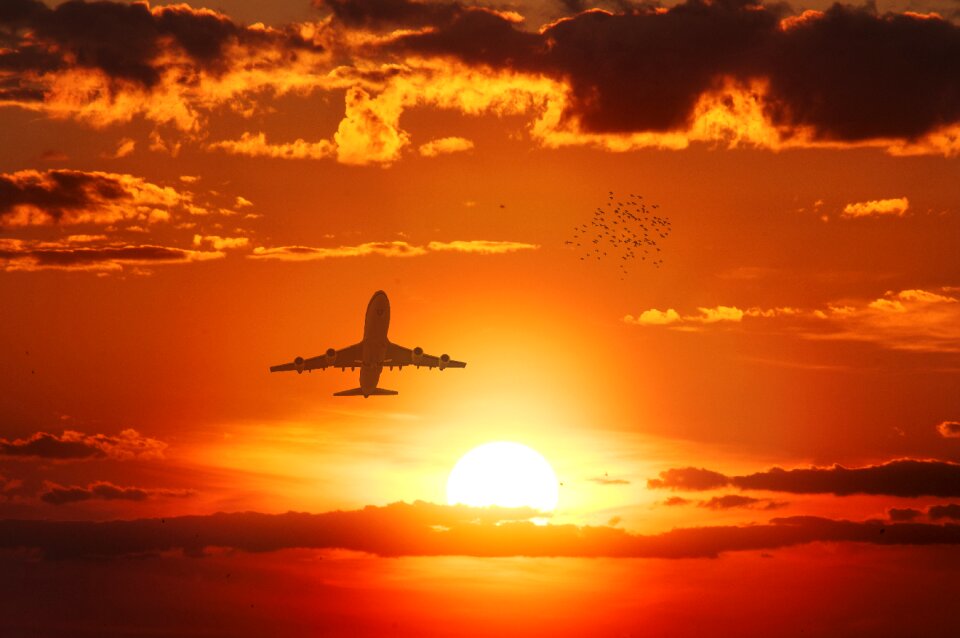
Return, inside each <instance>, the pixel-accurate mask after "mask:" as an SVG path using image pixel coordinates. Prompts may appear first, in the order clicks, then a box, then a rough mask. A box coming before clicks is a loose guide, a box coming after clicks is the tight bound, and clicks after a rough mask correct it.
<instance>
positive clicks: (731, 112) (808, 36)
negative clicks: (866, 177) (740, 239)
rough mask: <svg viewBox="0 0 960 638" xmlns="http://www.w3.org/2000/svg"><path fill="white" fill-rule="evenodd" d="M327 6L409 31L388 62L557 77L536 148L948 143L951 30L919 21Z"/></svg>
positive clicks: (845, 10)
mask: <svg viewBox="0 0 960 638" xmlns="http://www.w3.org/2000/svg"><path fill="white" fill-rule="evenodd" d="M334 14H335V17H336V18H339V20H340V21H341V22H343V23H344V24H346V25H348V26H360V25H363V26H369V25H374V24H376V25H384V24H393V25H398V26H407V27H414V28H417V27H419V29H418V30H414V31H411V32H410V33H407V34H404V35H400V36H398V37H393V38H390V39H388V40H385V41H384V44H383V45H382V47H383V49H385V50H387V51H389V52H392V53H394V54H397V55H400V56H406V57H411V56H420V57H434V56H435V57H448V58H453V59H456V60H459V61H460V62H462V63H465V64H468V65H471V66H474V67H477V68H479V67H489V68H491V69H492V70H493V71H494V72H499V71H501V70H503V69H510V70H512V71H513V72H517V73H524V74H527V75H529V76H537V75H543V76H546V77H549V78H552V79H562V81H563V84H564V90H563V91H561V92H559V93H555V94H553V95H549V96H545V95H541V96H539V98H540V100H541V101H543V100H547V101H550V102H551V105H550V106H549V107H548V108H547V109H546V111H549V112H541V114H540V120H539V122H538V123H537V124H535V125H534V132H535V134H536V133H539V134H541V138H542V141H543V142H544V143H545V144H546V145H548V146H562V145H566V144H594V145H600V146H605V147H607V148H610V149H611V150H626V149H628V148H637V147H641V146H658V147H667V148H683V147H685V146H687V145H688V144H689V143H690V142H691V141H708V142H714V143H717V142H719V143H721V144H724V145H729V146H736V145H753V146H761V147H766V148H773V149H779V148H787V147H795V146H833V147H836V146H863V145H873V146H879V147H882V148H886V149H887V150H888V151H889V152H892V153H897V154H912V153H922V152H936V153H943V154H947V155H952V154H956V153H957V152H958V151H960V142H958V138H957V125H958V121H960V100H958V99H955V98H953V97H950V98H946V99H941V98H940V97H939V96H943V95H948V96H955V95H957V93H958V91H957V88H958V83H960V80H958V79H957V73H956V71H957V69H956V68H954V67H953V66H951V65H950V64H944V63H943V60H944V51H952V52H955V51H957V50H960V27H958V26H956V25H954V24H953V23H951V22H948V21H946V20H944V19H941V18H940V17H939V16H936V15H932V14H931V15H926V16H924V15H918V14H915V13H903V14H896V13H886V14H878V13H877V12H876V10H875V8H873V7H872V6H865V7H853V6H846V5H839V4H837V5H834V6H832V7H831V8H829V9H828V10H826V11H806V12H804V13H803V14H802V15H801V16H795V15H788V9H787V7H786V6H785V5H783V4H771V5H762V4H760V3H756V2H752V1H750V0H739V1H736V0H735V1H733V2H723V3H704V2H700V1H699V0H690V1H688V2H682V3H680V4H677V5H675V6H673V7H670V8H662V7H654V6H644V7H638V6H631V7H630V9H629V10H623V12H622V13H617V14H614V13H611V12H608V11H601V10H591V11H585V12H582V13H580V14H579V15H575V16H572V17H569V18H564V19H561V20H558V21H556V22H554V23H553V24H550V25H546V26H544V27H542V28H541V29H540V31H539V32H538V33H531V32H528V31H524V30H521V29H520V28H518V27H516V25H515V22H514V21H512V20H511V19H510V18H509V17H508V16H499V15H497V14H496V13H495V12H491V11H483V10H482V9H478V8H472V7H462V6H460V5H456V4H454V5H448V4H445V3H422V4H421V3H412V2H406V1H400V0H397V1H390V2H388V1H385V0H382V1H376V2H375V1H371V0H357V1H356V2H338V3H337V8H336V9H334ZM492 43H496V44H492ZM837 59H843V60H845V64H842V65H838V64H836V63H835V61H836V60H837ZM950 59H955V58H950ZM597 61H602V64H598V63H597ZM665 61H669V63H665ZM914 69H923V70H924V72H923V73H916V72H914V71H913V70H914ZM851 87H856V90H851Z"/></svg>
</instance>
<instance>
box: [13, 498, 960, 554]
mask: <svg viewBox="0 0 960 638" xmlns="http://www.w3.org/2000/svg"><path fill="white" fill-rule="evenodd" d="M534 515H535V514H534V513H533V512H520V511H509V510H502V509H493V510H487V511H485V512H484V511H482V510H477V509H474V508H467V507H464V506H443V505H432V504H429V503H422V502H417V503H414V504H406V503H394V504H392V505H387V506H385V507H373V506H368V507H366V508H364V509H362V510H356V511H347V512H344V511H340V512H329V513H326V514H300V513H293V512H290V513H287V514H257V513H252V512H246V513H237V514H222V513H221V514H213V515H210V516H185V517H177V518H166V519H163V520H160V519H140V520H135V521H107V522H79V521H43V520H31V521H26V520H4V521H0V547H3V548H35V549H38V550H40V551H41V552H43V554H44V556H46V557H47V558H52V559H64V558H75V557H84V556H102V557H109V556H124V555H132V554H143V553H146V552H159V551H167V550H175V549H181V550H183V551H185V552H188V553H193V554H195V553H200V552H202V551H203V549H204V548H206V547H227V548H235V549H240V550H244V551H251V552H265V551H275V550H279V549H284V548H293V547H310V548H340V549H347V550H354V551H362V552H367V553H370V554H375V555H378V556H451V555H457V556H487V557H490V556H556V557H565V556H569V557H619V558H698V557H699V558H713V557H716V556H719V555H720V554H723V553H726V552H733V551H756V550H770V549H775V548H780V547H790V546H794V545H800V544H804V543H812V542H834V543H841V542H855V543H872V544H881V545H930V544H950V545H956V544H960V526H958V525H952V524H945V525H933V524H918V523H894V524H884V523H882V522H880V521H865V522H853V521H838V520H830V519H825V518H817V517H806V516H797V517H789V518H775V519H773V520H772V521H770V523H768V524H760V525H748V526H724V527H697V528H688V529H674V530H672V531H669V532H666V533H662V534H655V535H638V534H631V533H629V532H627V531H625V530H623V529H620V528H614V527H609V526H605V527H577V526H574V525H535V524H533V523H532V522H530V521H528V520H523V519H525V518H526V517H528V516H534ZM494 519H496V520H494Z"/></svg>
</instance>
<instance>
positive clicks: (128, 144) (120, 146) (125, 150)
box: [103, 137, 137, 159]
mask: <svg viewBox="0 0 960 638" xmlns="http://www.w3.org/2000/svg"><path fill="white" fill-rule="evenodd" d="M136 147H137V142H136V140H134V139H131V138H129V137H125V138H123V139H122V140H120V142H118V143H117V148H116V150H115V151H113V152H112V153H106V154H104V155H103V157H105V158H107V159H120V158H122V157H126V156H128V155H130V154H131V153H133V151H134V150H135V149H136Z"/></svg>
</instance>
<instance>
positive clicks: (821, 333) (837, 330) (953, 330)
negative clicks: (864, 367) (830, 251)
mask: <svg viewBox="0 0 960 638" xmlns="http://www.w3.org/2000/svg"><path fill="white" fill-rule="evenodd" d="M814 315H815V316H817V318H819V319H823V320H826V322H827V326H828V328H832V330H831V329H828V330H823V329H821V330H817V331H813V330H811V331H808V332H806V333H804V336H805V337H807V338H810V339H828V340H831V339H833V340H846V341H866V342H871V343H875V344H877V345H880V346H883V347H886V348H891V349H895V350H911V351H918V352H960V303H957V299H956V298H955V297H952V296H949V295H942V294H939V293H935V292H931V291H927V290H918V289H911V290H901V291H899V292H893V291H889V292H887V293H886V294H885V295H884V296H883V297H880V298H878V299H874V300H873V301H870V302H868V303H866V304H865V305H863V304H858V305H855V306H849V305H843V306H831V307H830V308H829V309H828V310H827V311H822V310H821V311H815V312H814Z"/></svg>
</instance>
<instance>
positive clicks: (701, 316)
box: [623, 306, 745, 326]
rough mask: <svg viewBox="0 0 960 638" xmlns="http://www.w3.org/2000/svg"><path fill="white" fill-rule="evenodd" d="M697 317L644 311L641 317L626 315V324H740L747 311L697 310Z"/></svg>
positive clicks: (670, 309)
mask: <svg viewBox="0 0 960 638" xmlns="http://www.w3.org/2000/svg"><path fill="white" fill-rule="evenodd" d="M697 313H698V314H695V315H686V316H680V314H679V313H678V312H677V311H676V310H674V309H673V308H668V309H667V310H657V309H656V308H651V309H650V310H644V311H643V312H642V313H640V316H638V317H634V316H633V315H626V316H624V318H623V321H624V323H629V324H633V325H635V326H670V325H678V324H711V323H721V322H730V323H740V321H742V320H743V317H744V314H745V311H743V310H741V309H740V308H737V307H735V306H716V307H714V308H697Z"/></svg>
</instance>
